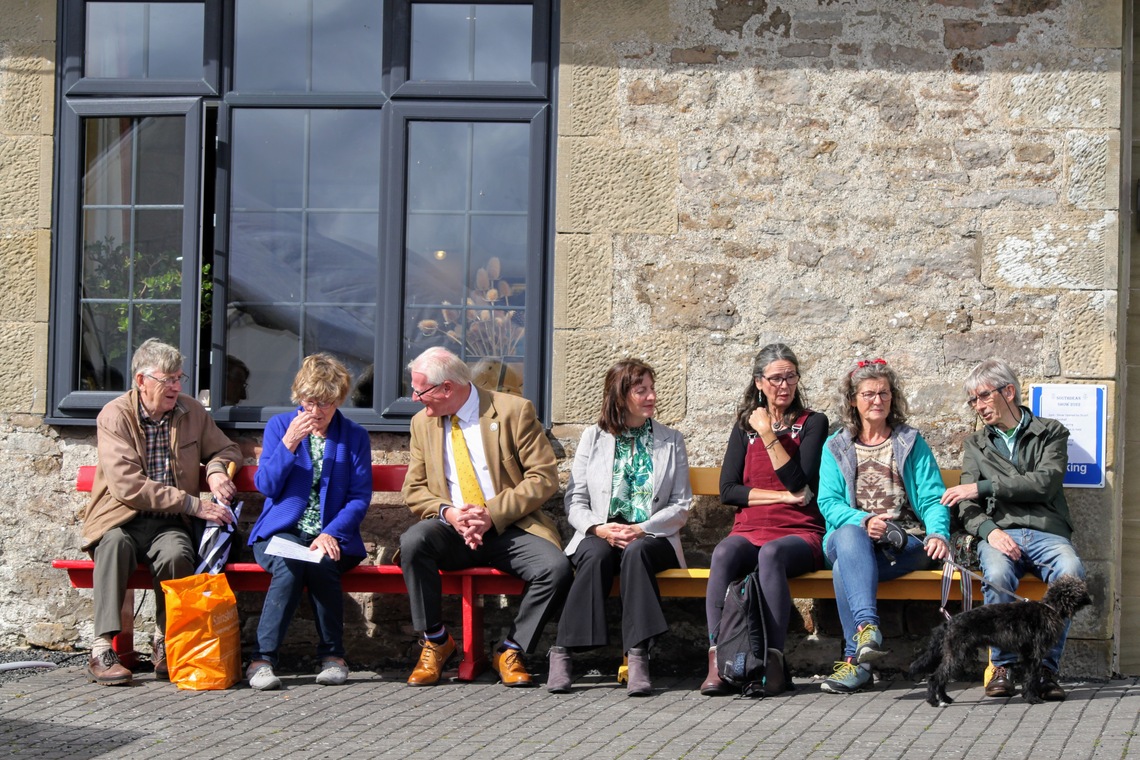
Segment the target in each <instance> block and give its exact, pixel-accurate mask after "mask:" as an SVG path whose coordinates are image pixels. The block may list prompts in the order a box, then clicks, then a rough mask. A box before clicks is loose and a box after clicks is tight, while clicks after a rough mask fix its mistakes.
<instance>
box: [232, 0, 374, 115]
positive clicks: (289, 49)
mask: <svg viewBox="0 0 1140 760" xmlns="http://www.w3.org/2000/svg"><path fill="white" fill-rule="evenodd" d="M236 8H237V10H236V18H235V32H234V34H235V43H234V59H235V60H234V89H235V90H237V91H238V92H372V93H376V92H380V89H381V83H382V81H383V73H384V72H383V65H382V62H381V40H382V37H383V13H382V11H383V3H381V2H378V1H377V0H237V6H236Z"/></svg>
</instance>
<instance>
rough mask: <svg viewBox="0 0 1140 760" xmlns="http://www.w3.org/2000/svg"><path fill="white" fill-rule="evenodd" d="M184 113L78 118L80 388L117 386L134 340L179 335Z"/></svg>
mask: <svg viewBox="0 0 1140 760" xmlns="http://www.w3.org/2000/svg"><path fill="white" fill-rule="evenodd" d="M184 125H185V122H184V121H183V119H181V118H174V117H151V118H143V119H140V118H92V119H87V120H86V123H85V140H84V146H85V147H84V150H85V153H84V166H85V169H86V172H85V175H84V177H83V197H82V209H83V214H82V220H83V224H82V233H81V241H82V259H81V261H82V266H81V274H80V286H81V296H80V315H81V316H80V321H81V324H80V338H79V352H80V361H79V364H80V369H79V373H80V377H79V387H81V388H83V389H84V390H125V389H126V388H127V387H128V386H129V385H130V370H129V366H128V362H129V361H130V354H131V351H132V350H133V347H135V346H137V345H138V344H139V343H141V342H142V341H143V340H145V339H147V338H150V337H158V338H161V339H163V340H167V341H171V342H173V343H174V344H175V345H177V343H178V330H179V323H180V321H181V319H180V310H181V300H182V299H181V290H182V258H183V255H184V252H183V250H182V233H183V207H182V199H183V184H182V182H183V170H182V166H183V164H182V161H183V156H184V148H185V135H184Z"/></svg>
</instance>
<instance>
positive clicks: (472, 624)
mask: <svg viewBox="0 0 1140 760" xmlns="http://www.w3.org/2000/svg"><path fill="white" fill-rule="evenodd" d="M461 599H462V605H463V661H462V662H460V663H459V680H460V681H474V680H475V679H476V678H478V677H479V674H480V673H482V672H483V671H484V670H486V669H487V668H488V667H489V663H488V662H487V648H486V646H484V644H483V596H482V595H481V594H477V593H476V592H475V579H474V578H472V577H471V576H466V577H464V578H463V595H462V597H461Z"/></svg>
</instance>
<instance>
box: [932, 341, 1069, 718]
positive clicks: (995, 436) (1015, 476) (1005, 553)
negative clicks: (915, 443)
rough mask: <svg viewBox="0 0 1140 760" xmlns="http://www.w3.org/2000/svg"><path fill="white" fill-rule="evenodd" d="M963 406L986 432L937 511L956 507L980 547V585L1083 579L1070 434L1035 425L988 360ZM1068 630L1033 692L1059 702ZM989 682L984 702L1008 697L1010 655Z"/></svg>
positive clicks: (1002, 367)
mask: <svg viewBox="0 0 1140 760" xmlns="http://www.w3.org/2000/svg"><path fill="white" fill-rule="evenodd" d="M963 385H964V388H965V390H966V396H967V403H968V404H969V405H970V408H972V409H974V411H975V412H976V413H977V414H978V416H979V417H981V419H982V422H983V423H985V427H983V428H982V429H981V430H978V431H976V432H975V433H973V434H972V435H971V436H970V437H969V438H967V439H966V442H965V446H964V450H963V452H962V483H961V485H958V486H954V487H953V488H949V489H947V490H946V493H945V494H944V495H943V496H942V503H943V504H945V505H947V506H951V507H957V510H958V518H959V519H960V520H961V522H962V526H963V527H964V528H965V529H966V531H968V532H969V533H971V534H973V535H975V536H977V537H978V538H980V539H981V542H980V543H979V544H978V558H979V559H980V561H981V564H982V574H983V575H984V576H985V578H986V580H987V581H989V582H991V583H993V584H996V585H997V586H1000V587H1002V588H1006V589H1010V590H1016V589H1017V584H1018V580H1019V579H1020V578H1021V577H1022V576H1023V575H1025V573H1026V572H1031V573H1033V574H1034V575H1036V576H1038V577H1040V578H1041V579H1042V580H1043V581H1045V582H1046V583H1052V582H1053V581H1054V580H1055V579H1057V578H1059V577H1061V576H1062V575H1075V576H1078V577H1080V578H1084V577H1085V568H1084V565H1083V564H1081V559H1080V557H1078V556H1077V552H1076V550H1075V549H1074V548H1073V545H1072V543H1071V542H1070V538H1071V537H1072V534H1073V523H1072V520H1071V519H1070V518H1069V505H1068V503H1067V502H1066V501H1065V492H1064V490H1063V488H1062V482H1063V481H1064V478H1065V468H1066V467H1067V466H1068V463H1069V452H1068V441H1069V431H1068V430H1067V429H1066V428H1065V426H1064V425H1062V424H1061V423H1060V422H1057V421H1056V420H1050V419H1046V418H1044V417H1035V416H1034V415H1033V413H1032V412H1031V411H1029V409H1027V408H1025V407H1024V406H1021V405H1020V404H1019V403H1018V402H1019V400H1020V398H1021V385H1020V383H1018V380H1017V376H1016V375H1015V374H1014V373H1013V370H1012V369H1010V366H1009V365H1008V364H1006V363H1005V362H1004V361H1002V360H1001V359H987V360H986V361H984V362H982V363H981V364H979V365H978V366H977V367H974V369H973V370H972V371H971V372H970V374H969V376H968V377H967V378H966V382H965V383H964V384H963ZM984 594H985V602H986V604H993V603H995V602H1012V601H1014V599H1013V597H1011V596H1010V595H1009V594H1005V593H1002V592H1000V591H997V590H996V589H995V588H994V587H993V586H991V585H989V584H987V585H986V586H985V589H984ZM1068 633H1069V628H1068V624H1067V623H1066V626H1065V631H1064V633H1062V634H1061V638H1060V640H1059V641H1058V642H1057V644H1056V645H1055V646H1054V647H1053V649H1052V650H1050V652H1049V654H1048V655H1046V657H1045V662H1044V664H1045V671H1044V675H1043V676H1042V678H1041V684H1040V685H1039V692H1038V693H1040V694H1041V696H1042V697H1043V698H1045V699H1051V700H1062V699H1064V698H1065V691H1064V689H1062V688H1061V687H1060V685H1058V684H1057V668H1058V663H1059V662H1060V659H1061V653H1062V652H1063V651H1064V649H1065V640H1066V638H1067V637H1068ZM990 661H991V663H992V664H993V668H994V670H993V675H992V676H991V678H990V680H989V682H988V683H987V684H986V696H988V697H1010V696H1013V683H1012V681H1011V680H1010V677H1009V668H1010V666H1012V665H1015V664H1016V663H1017V653H1016V652H1005V651H1003V650H1000V649H996V648H992V649H991V650H990Z"/></svg>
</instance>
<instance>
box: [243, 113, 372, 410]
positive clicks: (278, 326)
mask: <svg viewBox="0 0 1140 760" xmlns="http://www.w3.org/2000/svg"><path fill="white" fill-rule="evenodd" d="M379 136H380V111H379V110H375V109H359V110H339V109H301V108H283V109H277V108H264V109H262V108H258V109H252V108H245V109H235V110H234V113H233V138H232V145H233V155H234V161H233V172H232V187H233V191H232V197H233V205H232V209H231V212H230V225H229V228H230V232H229V288H228V291H227V299H226V324H227V329H226V343H227V345H228V346H229V354H230V355H231V356H233V357H235V358H237V359H240V360H241V361H242V362H244V363H245V365H246V366H247V367H248V368H249V370H250V375H249V380H248V391H247V394H246V403H248V404H254V405H257V404H262V405H277V406H280V405H286V404H288V403H289V396H290V390H289V389H290V385H291V383H292V381H293V375H294V374H295V373H296V371H297V368H298V367H300V362H301V359H302V358H304V357H305V356H306V355H307V354H310V353H313V352H316V351H328V352H330V353H333V354H335V355H336V356H338V357H340V358H341V360H343V361H344V362H345V363H346V365H347V366H348V368H349V370H350V371H351V372H352V373H353V375H354V376H359V375H360V374H362V373H363V372H364V371H365V370H367V369H369V368H371V367H372V364H373V363H374V361H375V336H376V304H377V302H378V298H379V292H378V288H379V262H380V250H379V240H380V178H381V147H380V146H381V143H380V139H379Z"/></svg>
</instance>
